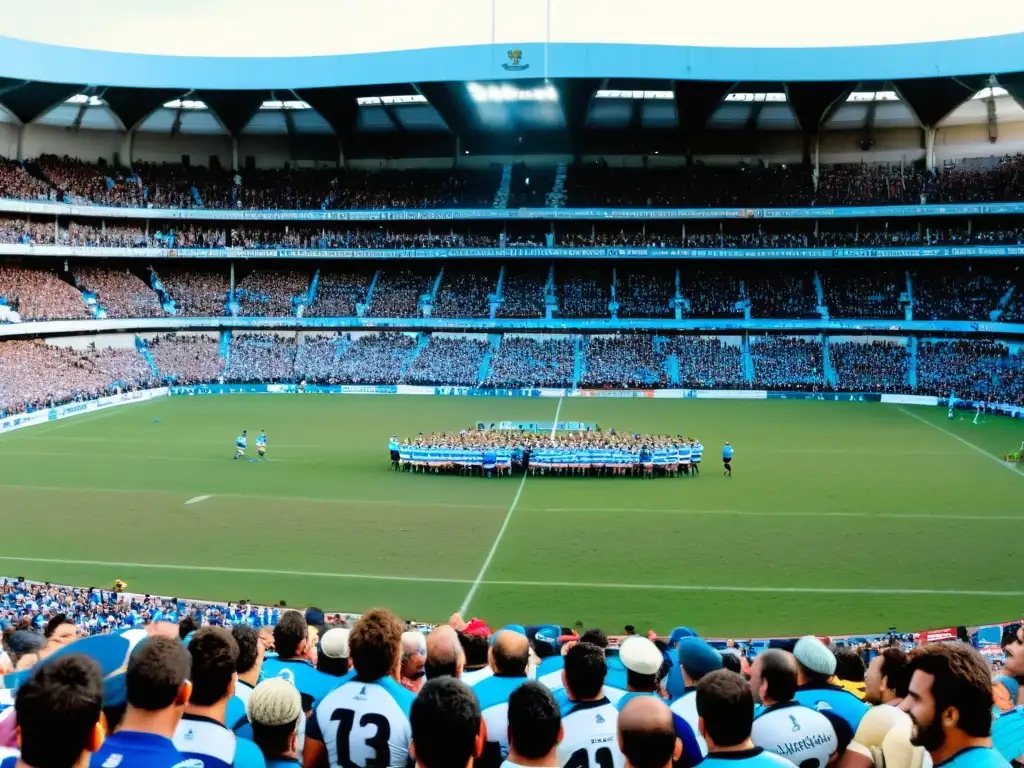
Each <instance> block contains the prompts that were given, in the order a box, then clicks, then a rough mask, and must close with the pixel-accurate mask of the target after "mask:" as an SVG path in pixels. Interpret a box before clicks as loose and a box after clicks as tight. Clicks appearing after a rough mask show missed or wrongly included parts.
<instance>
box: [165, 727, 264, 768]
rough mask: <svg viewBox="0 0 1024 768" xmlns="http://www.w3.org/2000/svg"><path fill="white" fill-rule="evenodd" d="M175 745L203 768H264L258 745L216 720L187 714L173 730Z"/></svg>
mask: <svg viewBox="0 0 1024 768" xmlns="http://www.w3.org/2000/svg"><path fill="white" fill-rule="evenodd" d="M174 746H175V748H176V749H177V750H178V751H179V752H181V753H182V754H183V755H185V757H186V758H189V759H192V760H200V761H202V764H203V766H204V767H205V768H264V767H265V766H266V762H265V761H264V759H263V753H262V752H261V751H260V748H259V747H257V746H256V745H255V744H253V743H252V742H251V741H249V740H248V739H240V738H238V736H236V735H235V734H234V733H233V732H232V731H230V730H229V729H227V728H225V727H224V726H223V725H222V724H220V723H218V722H217V721H216V720H211V719H210V718H208V717H199V716H198V715H189V714H186V715H184V716H183V717H182V718H181V722H179V723H178V728H177V730H175V732H174Z"/></svg>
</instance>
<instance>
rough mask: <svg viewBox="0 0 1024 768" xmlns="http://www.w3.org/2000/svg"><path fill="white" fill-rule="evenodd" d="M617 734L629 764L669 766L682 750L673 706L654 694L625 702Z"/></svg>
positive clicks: (631, 766) (642, 767)
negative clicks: (676, 729) (675, 725)
mask: <svg viewBox="0 0 1024 768" xmlns="http://www.w3.org/2000/svg"><path fill="white" fill-rule="evenodd" d="M618 736H619V749H620V750H621V751H622V754H623V755H625V756H626V766H627V768H668V766H671V765H672V763H673V762H674V761H676V760H679V758H680V757H681V756H682V754H683V744H682V742H681V741H680V740H679V739H678V738H676V732H675V727H674V725H673V722H672V710H671V709H669V708H668V705H667V704H666V703H665V702H663V701H661V700H660V699H658V698H656V697H654V696H638V697H636V698H633V699H630V700H629V701H628V702H626V704H625V706H623V708H622V711H621V712H619V726H618Z"/></svg>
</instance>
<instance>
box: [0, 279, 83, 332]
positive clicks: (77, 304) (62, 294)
mask: <svg viewBox="0 0 1024 768" xmlns="http://www.w3.org/2000/svg"><path fill="white" fill-rule="evenodd" d="M0 298H3V299H6V300H7V303H8V305H9V306H10V307H11V308H12V309H13V310H14V311H15V312H17V313H18V314H19V315H20V317H21V319H22V320H85V319H88V318H89V317H91V316H92V315H91V314H90V312H89V309H88V307H86V305H85V300H84V299H83V298H82V294H81V293H79V292H78V291H77V290H75V288H74V287H73V286H72V285H71V284H70V283H68V282H66V281H65V280H62V279H61V278H60V277H59V276H58V275H56V274H54V273H53V272H47V271H43V270H38V269H21V268H18V267H0Z"/></svg>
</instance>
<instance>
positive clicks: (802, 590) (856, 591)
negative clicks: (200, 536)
mask: <svg viewBox="0 0 1024 768" xmlns="http://www.w3.org/2000/svg"><path fill="white" fill-rule="evenodd" d="M0 562H12V563H37V564H47V565H61V564H63V565H82V566H95V567H103V568H139V569H143V570H161V571H201V572H206V573H238V574H263V575H268V576H300V577H309V578H322V579H352V580H360V581H399V582H411V583H421V584H477V583H479V584H489V585H493V586H502V587H545V588H551V587H557V588H565V589H596V590H613V591H614V590H641V591H644V590H654V591H663V592H753V593H766V594H814V595H908V596H913V595H959V596H964V597H1014V598H1016V597H1022V596H1024V590H991V589H914V588H906V589H901V588H893V587H879V588H875V587H774V586H767V585H763V584H758V585H743V584H737V585H729V584H629V583H626V584H616V583H604V582H593V581H506V580H494V581H486V580H481V581H480V582H477V581H476V580H475V579H472V580H471V579H454V578H442V577H436V576H395V575H391V574H378V573H330V572H325V571H284V570H273V569H267V568H232V567H228V566H219V565H184V564H180V563H133V562H112V561H106V560H65V559H57V558H41V557H12V556H7V555H3V556H0Z"/></svg>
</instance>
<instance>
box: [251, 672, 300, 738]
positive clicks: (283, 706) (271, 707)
mask: <svg viewBox="0 0 1024 768" xmlns="http://www.w3.org/2000/svg"><path fill="white" fill-rule="evenodd" d="M245 709H246V714H248V715H249V721H250V722H251V723H254V724H257V723H258V724H259V725H267V726H278V725H287V724H288V723H294V722H296V721H297V720H298V719H299V715H301V714H302V695H301V694H300V693H299V689H298V688H296V687H295V686H294V685H292V684H291V683H289V682H288V681H287V680H285V679H284V678H283V677H272V678H270V679H268V680H264V681H263V682H262V683H260V684H259V685H257V686H256V687H255V688H253V690H252V693H250V694H249V703H248V705H246V708H245Z"/></svg>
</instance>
